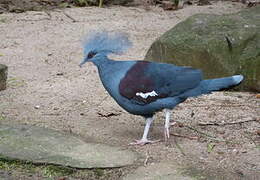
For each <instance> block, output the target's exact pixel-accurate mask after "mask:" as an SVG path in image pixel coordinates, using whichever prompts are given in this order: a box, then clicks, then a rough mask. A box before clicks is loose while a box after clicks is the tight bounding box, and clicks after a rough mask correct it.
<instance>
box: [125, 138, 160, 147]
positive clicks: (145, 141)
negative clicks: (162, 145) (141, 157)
mask: <svg viewBox="0 0 260 180" xmlns="http://www.w3.org/2000/svg"><path fill="white" fill-rule="evenodd" d="M157 142H160V140H154V141H152V140H148V139H140V140H135V142H132V143H130V144H129V145H140V146H143V145H145V144H153V143H157Z"/></svg>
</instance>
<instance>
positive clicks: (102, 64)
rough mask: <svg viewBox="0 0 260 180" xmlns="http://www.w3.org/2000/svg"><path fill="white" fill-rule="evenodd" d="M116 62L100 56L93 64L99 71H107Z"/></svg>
mask: <svg viewBox="0 0 260 180" xmlns="http://www.w3.org/2000/svg"><path fill="white" fill-rule="evenodd" d="M113 62H114V61H113V60H111V59H109V58H108V57H107V56H98V57H96V58H95V60H94V61H93V63H94V64H95V65H96V66H97V68H98V70H99V71H103V70H105V69H107V68H106V67H107V66H108V65H109V64H111V63H113Z"/></svg>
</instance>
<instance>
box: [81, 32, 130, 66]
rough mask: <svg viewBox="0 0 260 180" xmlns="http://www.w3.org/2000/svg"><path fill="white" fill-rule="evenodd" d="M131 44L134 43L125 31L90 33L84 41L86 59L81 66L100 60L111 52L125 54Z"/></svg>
mask: <svg viewBox="0 0 260 180" xmlns="http://www.w3.org/2000/svg"><path fill="white" fill-rule="evenodd" d="M131 46H132V43H131V42H130V41H129V39H128V37H127V35H126V34H124V33H118V32H106V31H102V32H92V33H89V34H88V36H87V37H86V39H85V41H84V43H83V48H84V59H83V61H82V62H81V63H80V67H81V66H82V65H83V64H85V63H86V62H94V61H98V60H99V59H101V58H102V57H103V58H104V57H106V56H107V55H109V54H119V55H120V54H123V53H124V52H125V51H126V50H127V49H128V48H130V47H131Z"/></svg>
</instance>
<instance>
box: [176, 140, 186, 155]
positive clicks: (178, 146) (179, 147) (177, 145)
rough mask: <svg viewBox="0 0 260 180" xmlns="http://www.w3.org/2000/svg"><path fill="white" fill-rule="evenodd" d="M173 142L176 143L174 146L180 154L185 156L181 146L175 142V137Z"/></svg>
mask: <svg viewBox="0 0 260 180" xmlns="http://www.w3.org/2000/svg"><path fill="white" fill-rule="evenodd" d="M174 143H175V145H176V147H177V148H178V149H179V150H180V152H181V154H182V155H184V156H186V154H185V153H184V151H183V149H182V148H181V146H180V145H179V144H178V143H177V141H176V139H174Z"/></svg>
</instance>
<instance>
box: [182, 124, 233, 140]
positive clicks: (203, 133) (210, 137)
mask: <svg viewBox="0 0 260 180" xmlns="http://www.w3.org/2000/svg"><path fill="white" fill-rule="evenodd" d="M183 126H184V127H187V128H189V129H191V130H193V131H195V132H197V133H199V134H201V135H203V136H205V137H206V138H207V139H210V140H213V141H217V142H225V143H232V144H236V142H234V141H228V140H225V139H220V138H217V137H215V136H212V135H210V134H207V133H205V132H202V131H200V130H198V129H196V128H194V127H192V126H188V125H183Z"/></svg>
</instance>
